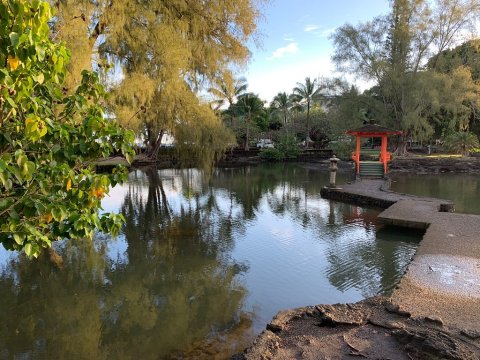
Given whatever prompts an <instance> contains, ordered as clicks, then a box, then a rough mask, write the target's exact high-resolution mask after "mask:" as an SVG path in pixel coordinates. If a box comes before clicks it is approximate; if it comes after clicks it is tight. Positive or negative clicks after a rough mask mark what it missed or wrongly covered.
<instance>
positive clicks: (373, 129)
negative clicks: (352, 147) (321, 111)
mask: <svg viewBox="0 0 480 360" xmlns="http://www.w3.org/2000/svg"><path fill="white" fill-rule="evenodd" d="M346 133H347V134H348V135H398V134H401V133H402V132H401V131H398V130H393V129H389V128H386V127H385V126H381V125H378V124H372V123H369V124H365V125H363V126H362V127H359V128H356V129H352V130H348V131H347V132H346Z"/></svg>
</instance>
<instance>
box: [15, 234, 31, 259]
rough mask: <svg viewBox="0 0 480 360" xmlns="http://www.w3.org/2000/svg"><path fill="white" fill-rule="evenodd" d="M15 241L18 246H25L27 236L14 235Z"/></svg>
mask: <svg viewBox="0 0 480 360" xmlns="http://www.w3.org/2000/svg"><path fill="white" fill-rule="evenodd" d="M13 240H15V242H16V243H17V244H18V245H22V244H23V241H24V240H25V235H22V234H18V233H15V234H13ZM27 255H28V254H27Z"/></svg>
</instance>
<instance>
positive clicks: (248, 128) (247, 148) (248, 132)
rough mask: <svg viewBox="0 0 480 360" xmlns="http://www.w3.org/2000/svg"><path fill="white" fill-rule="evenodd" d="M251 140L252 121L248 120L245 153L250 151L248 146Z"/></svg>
mask: <svg viewBox="0 0 480 360" xmlns="http://www.w3.org/2000/svg"><path fill="white" fill-rule="evenodd" d="M249 138H250V121H249V120H247V131H246V132H245V147H244V149H245V151H248V150H250V147H249V145H248V143H249V140H250V139H249Z"/></svg>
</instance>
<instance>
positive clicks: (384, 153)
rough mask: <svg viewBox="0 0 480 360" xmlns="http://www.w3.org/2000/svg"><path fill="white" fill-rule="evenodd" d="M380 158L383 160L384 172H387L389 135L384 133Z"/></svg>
mask: <svg viewBox="0 0 480 360" xmlns="http://www.w3.org/2000/svg"><path fill="white" fill-rule="evenodd" d="M380 159H382V162H383V173H384V174H386V173H387V135H382V147H381V153H380Z"/></svg>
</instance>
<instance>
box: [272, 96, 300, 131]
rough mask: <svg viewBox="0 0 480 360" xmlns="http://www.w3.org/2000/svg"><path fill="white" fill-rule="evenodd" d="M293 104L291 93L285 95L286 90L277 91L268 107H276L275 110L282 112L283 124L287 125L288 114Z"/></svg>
mask: <svg viewBox="0 0 480 360" xmlns="http://www.w3.org/2000/svg"><path fill="white" fill-rule="evenodd" d="M293 105H294V101H293V97H292V95H287V93H286V92H279V93H278V94H277V95H275V97H274V98H273V100H272V102H271V103H270V107H271V108H272V109H276V110H277V111H279V112H281V113H282V115H283V125H287V119H288V115H289V113H290V109H291V108H292V107H293Z"/></svg>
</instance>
